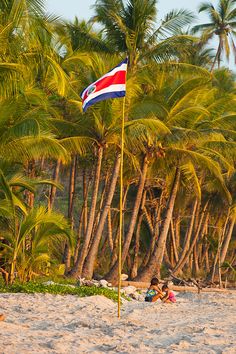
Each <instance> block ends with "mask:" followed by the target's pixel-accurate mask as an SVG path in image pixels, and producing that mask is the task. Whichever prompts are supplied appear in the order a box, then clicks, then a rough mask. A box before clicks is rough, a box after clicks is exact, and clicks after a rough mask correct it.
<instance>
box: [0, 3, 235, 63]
mask: <svg viewBox="0 0 236 354" xmlns="http://www.w3.org/2000/svg"><path fill="white" fill-rule="evenodd" d="M0 1H1V0H0ZM95 1H96V0H45V3H46V9H47V12H50V13H53V14H55V15H58V16H61V17H62V18H64V19H67V20H73V19H74V17H75V16H77V17H78V18H79V19H81V20H82V19H85V20H88V19H89V18H90V17H92V16H93V10H92V5H94V3H95ZM202 1H203V0H159V1H158V5H157V9H158V20H161V19H162V18H163V16H164V15H165V14H166V13H168V12H169V11H170V10H173V9H181V8H184V9H188V10H191V11H193V12H194V13H195V15H197V16H198V20H197V22H198V23H207V22H208V18H207V16H206V15H205V14H202V13H201V14H198V10H197V9H198V6H199V4H200V3H201V2H202ZM211 2H212V3H213V4H214V5H216V4H217V3H218V0H211ZM197 22H196V23H197ZM211 46H212V47H216V46H217V40H214V41H213V43H211ZM224 65H226V66H228V64H227V63H226V62H224ZM229 67H230V69H233V70H234V67H235V64H234V63H233V61H232V60H231V61H230V64H229Z"/></svg>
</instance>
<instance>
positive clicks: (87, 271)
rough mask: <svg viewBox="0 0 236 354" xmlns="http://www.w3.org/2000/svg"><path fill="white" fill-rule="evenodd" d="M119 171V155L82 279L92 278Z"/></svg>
mask: <svg viewBox="0 0 236 354" xmlns="http://www.w3.org/2000/svg"><path fill="white" fill-rule="evenodd" d="M119 171H120V154H119V155H118V156H117V158H116V161H115V164H114V168H113V173H112V177H111V182H110V187H109V191H108V194H107V199H106V202H105V206H104V208H103V211H102V213H101V217H100V220H99V223H98V227H97V231H96V233H95V236H94V239H93V242H92V244H91V247H90V249H89V252H88V255H87V257H86V260H85V263H84V267H83V272H82V275H83V277H86V278H88V279H90V278H92V276H93V270H94V263H95V261H96V257H97V254H98V248H99V244H100V241H101V237H102V232H103V229H104V225H105V222H106V218H107V214H108V211H109V210H110V206H111V202H112V199H113V196H114V193H115V189H116V184H117V179H118V177H119Z"/></svg>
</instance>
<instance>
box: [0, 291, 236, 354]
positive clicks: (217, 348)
mask: <svg viewBox="0 0 236 354" xmlns="http://www.w3.org/2000/svg"><path fill="white" fill-rule="evenodd" d="M177 299H178V303H176V304H162V303H161V302H158V303H155V304H150V303H144V302H136V301H132V302H127V303H125V304H124V305H123V308H122V319H121V320H118V319H117V318H116V309H117V306H116V304H115V303H113V302H112V301H111V300H108V299H107V298H105V297H102V296H93V297H87V298H78V297H76V296H71V295H67V296H59V295H56V296H55V295H49V294H46V295H43V294H33V295H26V294H0V312H3V313H5V315H6V320H5V321H4V322H0V353H1V354H21V353H22V354H23V353H24V354H26V353H27V354H28V353H30V354H31V353H40V354H43V353H67V354H74V353H76V354H77V353H104V352H107V353H138V354H142V353H143V354H145V353H179V354H182V353H202V354H208V353H224V354H229V353H231V354H233V353H234V354H235V353H236V294H230V295H226V294H214V293H210V294H209V293H208V294H206V293H205V294H201V295H200V296H199V295H197V294H191V293H188V294H187V293H182V294H180V293H179V294H178V295H177Z"/></svg>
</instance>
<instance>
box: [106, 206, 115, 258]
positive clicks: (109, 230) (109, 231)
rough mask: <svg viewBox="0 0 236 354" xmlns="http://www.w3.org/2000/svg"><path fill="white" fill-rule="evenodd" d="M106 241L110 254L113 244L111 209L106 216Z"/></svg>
mask: <svg viewBox="0 0 236 354" xmlns="http://www.w3.org/2000/svg"><path fill="white" fill-rule="evenodd" d="M107 239H108V245H109V248H110V251H111V254H112V251H113V248H114V243H113V238H112V222H111V208H109V210H108V214H107Z"/></svg>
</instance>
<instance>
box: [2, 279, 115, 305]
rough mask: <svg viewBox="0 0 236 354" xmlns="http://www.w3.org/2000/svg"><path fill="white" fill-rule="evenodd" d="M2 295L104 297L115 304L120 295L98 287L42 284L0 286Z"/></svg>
mask: <svg viewBox="0 0 236 354" xmlns="http://www.w3.org/2000/svg"><path fill="white" fill-rule="evenodd" d="M0 293H27V294H34V293H42V294H46V293H48V294H59V295H77V296H79V297H85V296H93V295H103V296H106V297H107V298H108V299H111V300H113V301H115V302H117V301H118V294H117V292H116V291H114V290H112V289H108V288H97V287H96V286H91V287H89V286H78V287H70V286H67V285H66V284H61V285H58V284H55V285H54V284H52V285H43V284H40V283H33V282H28V283H26V284H14V285H11V286H4V285H0Z"/></svg>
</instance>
